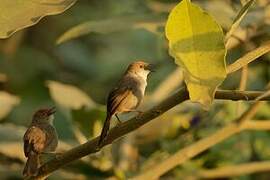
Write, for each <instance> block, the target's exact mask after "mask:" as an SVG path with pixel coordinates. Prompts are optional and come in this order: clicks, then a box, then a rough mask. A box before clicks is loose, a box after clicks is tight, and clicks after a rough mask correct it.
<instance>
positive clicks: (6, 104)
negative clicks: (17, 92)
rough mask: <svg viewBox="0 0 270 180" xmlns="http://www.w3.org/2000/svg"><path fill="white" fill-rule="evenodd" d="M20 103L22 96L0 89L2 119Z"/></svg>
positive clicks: (0, 114) (0, 113)
mask: <svg viewBox="0 0 270 180" xmlns="http://www.w3.org/2000/svg"><path fill="white" fill-rule="evenodd" d="M19 103H20V98H19V97H17V96H14V95H11V94H9V93H7V92H4V91H0V119H2V118H4V117H6V116H7V115H8V114H9V113H10V111H11V110H12V108H13V107H14V106H16V105H18V104H19Z"/></svg>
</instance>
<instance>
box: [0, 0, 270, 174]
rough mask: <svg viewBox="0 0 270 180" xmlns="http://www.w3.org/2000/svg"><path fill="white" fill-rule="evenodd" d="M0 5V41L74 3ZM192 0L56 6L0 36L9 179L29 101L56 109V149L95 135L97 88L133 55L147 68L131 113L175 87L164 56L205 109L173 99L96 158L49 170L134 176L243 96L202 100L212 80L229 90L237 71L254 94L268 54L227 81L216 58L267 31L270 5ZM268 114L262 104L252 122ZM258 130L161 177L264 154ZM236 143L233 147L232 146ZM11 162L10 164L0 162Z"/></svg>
mask: <svg viewBox="0 0 270 180" xmlns="http://www.w3.org/2000/svg"><path fill="white" fill-rule="evenodd" d="M3 3H4V4H3V6H2V5H1V6H2V7H9V8H10V9H8V8H1V7H0V9H1V10H3V11H1V13H2V14H1V16H0V24H1V26H2V27H6V28H2V29H1V30H0V37H7V36H10V35H12V34H13V33H14V32H16V31H17V30H20V29H21V28H23V27H28V26H30V25H33V24H35V23H37V22H38V21H39V20H40V19H41V18H42V17H44V16H46V15H52V14H57V13H60V12H63V11H64V10H66V9H67V8H69V7H71V5H73V4H74V3H75V0H63V1H59V2H58V1H53V2H52V1H50V0H47V1H46V0H44V1H42V3H37V1H33V0H28V1H25V2H24V3H22V2H20V1H8V0H5V1H3ZM193 3H194V4H193ZM193 3H191V2H190V1H189V0H183V1H182V2H181V3H178V2H177V1H176V2H174V1H173V2H172V1H166V0H163V1H156V0H150V1H144V0H129V1H125V0H120V1H117V2H116V1H113V0H105V1H102V2H100V1H97V0H94V1H91V2H88V1H80V2H77V3H76V4H75V5H74V6H73V7H71V8H70V9H69V10H68V11H67V12H65V13H64V14H61V15H58V16H55V17H50V18H46V19H44V20H42V21H41V22H40V23H38V25H36V26H34V27H32V28H30V29H24V30H22V31H19V32H17V33H15V34H14V35H13V36H12V37H10V38H9V39H7V40H3V41H2V42H0V50H1V54H0V72H1V73H0V88H1V89H0V90H1V91H0V107H1V109H0V119H1V124H0V133H1V139H0V166H1V167H3V168H1V170H0V174H2V172H7V173H6V174H5V176H6V177H13V176H18V177H20V174H21V173H20V172H21V169H22V166H23V161H24V160H25V159H24V157H23V152H22V142H21V138H22V135H23V133H24V131H25V127H24V126H26V125H27V124H29V122H30V119H31V115H32V112H33V111H35V110H36V109H37V108H38V107H42V106H51V105H53V104H56V105H57V109H58V113H57V114H56V121H55V126H56V128H57V131H58V133H59V136H60V140H61V143H60V147H59V149H60V150H66V149H67V148H70V147H71V146H73V145H76V144H79V143H83V142H85V141H86V140H87V139H89V138H91V137H94V136H97V135H98V134H99V132H100V129H101V126H102V122H103V120H104V117H105V106H104V104H105V99H106V98H105V97H106V94H107V93H108V91H109V90H110V89H111V87H112V86H113V85H114V84H115V82H116V81H117V78H118V77H119V76H120V75H121V72H123V71H124V69H125V67H126V65H127V64H128V63H129V62H131V61H133V60H134V59H137V58H140V59H147V60H148V61H149V62H152V63H155V64H157V73H155V74H154V75H153V76H151V77H150V82H149V88H148V89H147V95H146V97H145V101H144V103H143V105H142V107H141V108H142V109H145V108H146V107H150V106H152V105H154V104H155V103H157V102H158V101H160V100H161V99H162V98H165V96H167V95H169V94H170V93H171V92H173V91H174V90H175V89H176V88H177V87H179V86H180V85H181V83H182V81H180V80H178V81H177V82H176V81H173V82H172V81H171V79H176V78H178V76H180V74H179V73H175V72H174V69H175V68H176V67H175V66H174V63H173V62H174V61H173V59H172V58H171V57H170V55H171V56H172V57H173V58H174V60H175V62H176V64H177V65H180V66H181V67H182V68H183V69H182V70H181V71H183V73H184V81H185V83H186V84H187V87H188V89H189V93H190V98H191V100H193V101H197V102H200V103H201V104H203V106H204V107H205V108H206V109H210V111H209V112H207V113H206V112H204V111H202V110H201V107H200V106H198V105H196V104H192V103H186V104H185V105H182V106H181V107H179V106H178V107H176V108H175V109H173V110H172V111H170V112H168V113H166V114H164V115H162V116H160V117H159V118H157V119H156V120H155V121H153V122H151V123H149V124H147V125H146V126H144V128H142V129H139V130H138V131H136V132H134V133H132V134H130V135H128V136H127V137H126V138H123V139H122V140H120V141H118V142H117V143H115V144H113V145H112V146H111V147H108V148H105V149H104V150H103V151H102V152H101V154H100V153H99V154H96V155H92V156H91V157H87V158H85V159H83V160H81V161H79V162H78V163H77V164H76V166H74V164H72V165H70V166H68V167H67V168H65V169H63V170H61V171H59V172H58V173H56V174H55V175H54V177H55V178H59V177H61V178H67V177H69V178H70V177H74V178H80V177H82V178H93V177H99V178H101V177H105V176H106V177H108V176H115V177H119V178H125V177H126V176H131V175H134V174H137V173H138V172H139V171H143V170H147V169H151V167H152V166H153V165H154V164H156V163H157V162H159V161H161V160H162V159H164V158H166V157H167V156H168V155H170V154H171V153H174V152H175V151H177V150H178V149H180V148H182V147H184V146H185V145H187V144H190V143H192V142H195V141H196V140H198V139H200V138H202V137H205V136H207V135H208V134H209V133H211V132H212V131H213V130H215V129H217V128H218V127H220V126H221V125H224V124H226V123H227V122H228V121H230V120H233V119H234V118H235V117H237V116H238V115H239V114H240V113H241V112H242V109H245V108H246V106H247V104H246V103H241V104H239V103H233V102H222V103H219V102H214V104H213V105H212V106H211V108H210V105H211V103H212V102H213V94H214V92H215V90H216V88H217V86H218V85H220V84H221V83H222V82H223V81H224V80H225V81H224V82H223V84H222V88H224V89H238V88H239V81H240V79H244V78H246V79H247V78H248V79H249V81H248V83H247V84H246V88H247V89H250V90H255V89H257V90H262V89H263V88H264V87H265V85H266V84H267V82H268V81H269V75H270V74H269V73H270V69H269V68H268V66H269V57H268V56H264V57H262V58H261V59H262V61H260V63H257V64H252V66H251V67H249V68H248V73H249V76H248V77H244V76H243V73H242V74H240V73H236V74H232V75H228V76H227V78H226V75H227V72H226V67H225V60H226V61H227V62H226V64H229V63H231V62H233V61H234V60H235V59H237V58H238V57H241V56H242V55H243V54H244V53H245V52H248V51H250V50H251V49H254V48H255V47H258V46H259V44H261V43H262V42H264V41H265V40H266V39H269V36H270V33H269V32H270V31H269V26H270V22H269V8H270V7H269V6H270V5H269V3H267V1H263V0H261V1H258V2H257V3H255V4H254V1H253V0H250V1H248V2H247V3H246V5H245V6H243V5H242V4H241V3H239V2H235V1H229V0H228V1H207V0H205V1H194V2H193ZM253 4H254V5H253ZM252 5H253V6H252ZM241 6H243V7H241ZM15 7H16V8H15ZM200 7H202V8H203V9H205V11H203V10H202V9H201V8H200ZM33 9H35V11H33ZM10 12H14V13H10ZM15 12H16V13H15ZM206 12H209V14H211V15H212V16H213V17H212V16H210V15H209V14H208V13H206ZM13 15H14V16H13ZM5 17H6V18H5ZM167 17H168V20H167ZM215 19H216V20H215ZM166 21H167V23H166ZM7 22H9V23H7ZM240 22H241V24H240ZM219 24H220V25H219ZM231 27H232V28H231ZM48 29H50V30H49V31H48ZM67 29H69V30H67ZM164 29H165V30H164ZM64 31H66V32H64ZM223 31H224V32H227V34H226V36H225V35H224V34H223ZM63 32H64V33H63ZM164 34H166V37H167V39H168V41H169V43H168V41H167V39H166V38H165V36H164ZM224 42H226V44H225V45H224ZM243 42H245V43H243ZM167 44H169V46H168V47H167ZM168 49H169V54H170V55H169V54H168V53H167V52H168ZM227 50H228V54H227V55H226V51H227ZM176 71H177V72H178V69H176ZM167 77H168V78H167ZM225 78H226V79H225ZM242 81H243V80H242ZM242 81H241V82H242ZM164 84H165V86H167V87H172V88H171V89H169V90H168V89H166V93H164V92H163V93H162V89H163V87H164ZM171 84H173V86H172V85H171ZM241 89H242V90H243V88H242V87H241ZM160 94H163V96H164V97H161V96H159V95H160ZM156 97H158V99H157V98H156ZM269 117H270V114H269V105H267V104H266V105H264V106H262V108H261V109H260V111H259V113H258V118H264V119H267V118H269ZM122 118H124V119H125V118H126V117H125V116H123V117H122ZM160 127H162V128H160ZM11 131H12V132H14V133H13V134H12V135H11V134H10V132H11ZM269 138H270V137H269V134H268V133H267V132H256V133H253V134H249V133H245V134H242V135H241V136H236V137H233V138H230V139H228V140H227V141H226V142H224V143H222V144H220V145H218V146H215V147H214V148H212V149H211V150H209V151H208V152H206V153H203V154H201V155H200V156H199V157H197V158H196V159H194V160H192V161H190V162H188V163H186V164H185V165H184V166H183V167H181V168H180V167H179V168H176V169H174V170H173V171H171V172H170V173H168V174H167V175H166V176H168V177H170V176H173V177H176V178H179V177H183V176H186V177H188V176H192V175H193V172H194V170H198V169H201V168H214V167H219V166H222V165H225V164H237V163H241V162H249V161H252V160H260V159H263V160H267V159H268V157H269V153H270V152H269V150H268V149H269V147H268V146H269V145H267V143H264V142H267V140H269ZM9 149H13V151H9ZM239 149H241V150H242V153H237V152H239ZM11 165H16V166H14V167H15V168H14V169H10V168H9V167H10V166H11ZM261 176H263V175H261ZM258 177H259V176H258ZM244 178H248V176H247V177H244Z"/></svg>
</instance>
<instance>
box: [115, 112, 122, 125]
mask: <svg viewBox="0 0 270 180" xmlns="http://www.w3.org/2000/svg"><path fill="white" fill-rule="evenodd" d="M115 117H116V119H117V121H118V122H119V123H122V121H121V120H120V119H119V117H118V115H117V114H115Z"/></svg>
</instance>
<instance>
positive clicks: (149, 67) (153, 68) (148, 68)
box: [145, 64, 155, 72]
mask: <svg viewBox="0 0 270 180" xmlns="http://www.w3.org/2000/svg"><path fill="white" fill-rule="evenodd" d="M145 69H146V70H148V71H150V72H155V65H154V64H148V65H147V66H146V67H145Z"/></svg>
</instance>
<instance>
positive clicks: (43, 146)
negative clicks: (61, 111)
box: [23, 107, 58, 177]
mask: <svg viewBox="0 0 270 180" xmlns="http://www.w3.org/2000/svg"><path fill="white" fill-rule="evenodd" d="M55 112H56V111H55V108H54V107H53V108H50V109H40V110H38V111H37V112H35V114H34V115H33V118H32V122H31V125H30V126H29V128H28V129H27V131H26V132H25V134H24V137H23V141H24V154H25V157H27V161H26V165H25V167H24V170H23V176H24V177H30V176H36V175H37V173H38V169H39V167H40V162H39V156H40V155H41V154H42V153H52V152H54V151H55V149H56V147H57V144H58V137H57V132H56V130H55V128H54V127H53V125H52V121H53V118H54V116H53V114H54V113H55Z"/></svg>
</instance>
